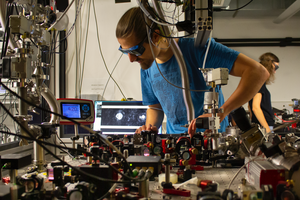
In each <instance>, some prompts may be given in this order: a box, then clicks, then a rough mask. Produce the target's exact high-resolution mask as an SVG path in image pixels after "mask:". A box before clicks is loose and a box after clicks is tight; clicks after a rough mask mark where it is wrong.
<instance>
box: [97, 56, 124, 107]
mask: <svg viewBox="0 0 300 200" xmlns="http://www.w3.org/2000/svg"><path fill="white" fill-rule="evenodd" d="M122 56H123V53H122V54H121V56H120V57H119V59H118V61H117V63H116V64H115V66H114V68H113V70H112V71H111V73H110V75H109V77H108V79H107V82H106V84H105V86H104V89H103V92H102V96H101V101H102V100H103V97H104V93H105V90H106V88H107V85H108V82H109V80H110V77H112V74H113V73H114V71H115V69H116V67H117V65H118V64H119V61H120V60H121V58H122Z"/></svg>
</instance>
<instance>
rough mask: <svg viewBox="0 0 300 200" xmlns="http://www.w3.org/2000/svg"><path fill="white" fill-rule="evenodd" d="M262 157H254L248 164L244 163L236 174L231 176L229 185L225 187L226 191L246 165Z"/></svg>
mask: <svg viewBox="0 0 300 200" xmlns="http://www.w3.org/2000/svg"><path fill="white" fill-rule="evenodd" d="M261 156H262V155H259V156H257V157H255V158H252V159H251V160H249V161H248V162H246V163H245V164H244V165H243V166H242V167H241V168H240V169H239V170H238V171H237V172H236V173H235V175H234V176H233V178H232V179H231V181H230V183H229V184H228V186H227V189H229V188H230V186H231V184H232V183H233V181H234V179H235V178H236V177H237V175H238V174H239V173H240V172H241V171H242V169H243V168H244V167H245V166H246V165H248V164H249V163H250V162H252V161H254V160H255V159H257V158H259V157H261Z"/></svg>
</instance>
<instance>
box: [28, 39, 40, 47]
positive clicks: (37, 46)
mask: <svg viewBox="0 0 300 200" xmlns="http://www.w3.org/2000/svg"><path fill="white" fill-rule="evenodd" d="M30 41H31V42H32V44H34V46H35V47H36V48H39V47H38V45H37V44H36V43H35V42H34V41H33V40H32V39H31V38H30Z"/></svg>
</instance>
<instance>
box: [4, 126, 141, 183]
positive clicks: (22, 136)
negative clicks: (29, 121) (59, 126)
mask: <svg viewBox="0 0 300 200" xmlns="http://www.w3.org/2000/svg"><path fill="white" fill-rule="evenodd" d="M0 133H5V134H8V135H14V136H17V137H20V138H24V139H26V140H34V141H36V139H32V138H31V137H27V136H24V135H19V134H16V133H11V132H10V131H0ZM41 143H43V144H45V145H49V146H52V147H57V148H60V149H66V150H69V151H70V150H71V151H78V152H81V153H85V154H87V155H89V156H94V157H96V158H97V159H99V160H100V161H101V162H103V163H105V164H107V165H108V166H109V167H111V168H112V169H113V170H115V171H116V172H117V173H118V174H120V175H121V176H124V177H126V178H128V179H131V180H134V181H135V182H141V181H144V180H143V179H141V180H139V179H134V178H133V177H130V176H127V175H126V174H125V173H122V172H120V171H119V170H118V169H117V168H115V167H114V166H112V165H110V164H109V162H107V161H106V160H103V159H102V158H100V157H99V155H96V154H93V153H91V152H88V151H85V150H82V149H74V148H70V147H67V146H65V147H63V146H60V145H56V144H52V143H49V142H46V141H41Z"/></svg>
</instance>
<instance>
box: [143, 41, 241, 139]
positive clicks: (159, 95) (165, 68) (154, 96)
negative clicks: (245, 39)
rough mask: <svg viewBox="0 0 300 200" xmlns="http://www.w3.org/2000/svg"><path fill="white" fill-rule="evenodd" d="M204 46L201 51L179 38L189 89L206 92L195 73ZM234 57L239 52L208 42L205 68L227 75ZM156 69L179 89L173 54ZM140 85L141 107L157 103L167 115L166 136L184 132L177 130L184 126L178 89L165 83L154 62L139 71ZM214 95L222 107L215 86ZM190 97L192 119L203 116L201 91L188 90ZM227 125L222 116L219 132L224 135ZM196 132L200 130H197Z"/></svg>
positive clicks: (201, 59)
mask: <svg viewBox="0 0 300 200" xmlns="http://www.w3.org/2000/svg"><path fill="white" fill-rule="evenodd" d="M207 44H208V43H207ZM207 44H206V46H205V48H200V47H195V46H194V39H193V38H181V39H179V41H178V45H179V47H180V49H181V51H182V54H183V57H184V60H185V63H186V67H187V71H188V75H189V82H190V89H192V90H209V87H208V86H206V82H205V81H204V77H203V75H202V72H201V71H200V70H199V68H202V63H203V60H204V55H205V51H206V47H207ZM238 54H239V52H237V51H234V50H232V49H229V48H227V47H226V46H224V45H222V44H219V43H217V42H215V40H214V39H212V40H211V44H210V48H209V52H208V55H207V58H206V63H205V68H227V69H228V70H229V72H230V71H231V68H232V66H233V64H234V62H235V60H236V58H237V56H238ZM158 67H159V68H160V70H161V72H162V74H163V75H164V76H165V78H166V79H167V80H168V81H169V82H171V83H173V84H174V85H177V86H179V87H182V84H181V73H180V68H179V66H178V63H177V60H176V58H175V56H174V55H173V56H172V58H171V59H170V60H168V61H167V62H165V63H162V64H158ZM141 84H142V95H143V104H144V105H153V104H160V105H161V106H162V109H163V111H164V113H165V114H166V116H167V133H169V134H172V133H184V132H187V128H185V127H181V125H185V124H187V123H188V121H187V112H186V107H185V103H184V99H183V92H182V89H179V88H176V87H174V86H172V85H171V84H169V83H168V82H167V81H166V80H165V79H164V78H163V77H162V76H161V74H160V73H159V71H158V69H157V66H156V63H155V62H153V63H152V66H151V67H150V68H149V69H147V70H143V69H141ZM216 92H219V107H221V106H222V105H223V104H224V97H223V94H222V90H221V89H219V88H218V87H217V89H216ZM191 97H192V102H193V104H194V110H195V117H198V116H199V115H202V114H203V103H204V92H194V91H191ZM227 126H228V119H227V117H226V119H224V120H223V122H222V123H221V129H220V130H219V131H221V132H225V128H226V127H227ZM197 131H204V130H201V129H199V130H197Z"/></svg>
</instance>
